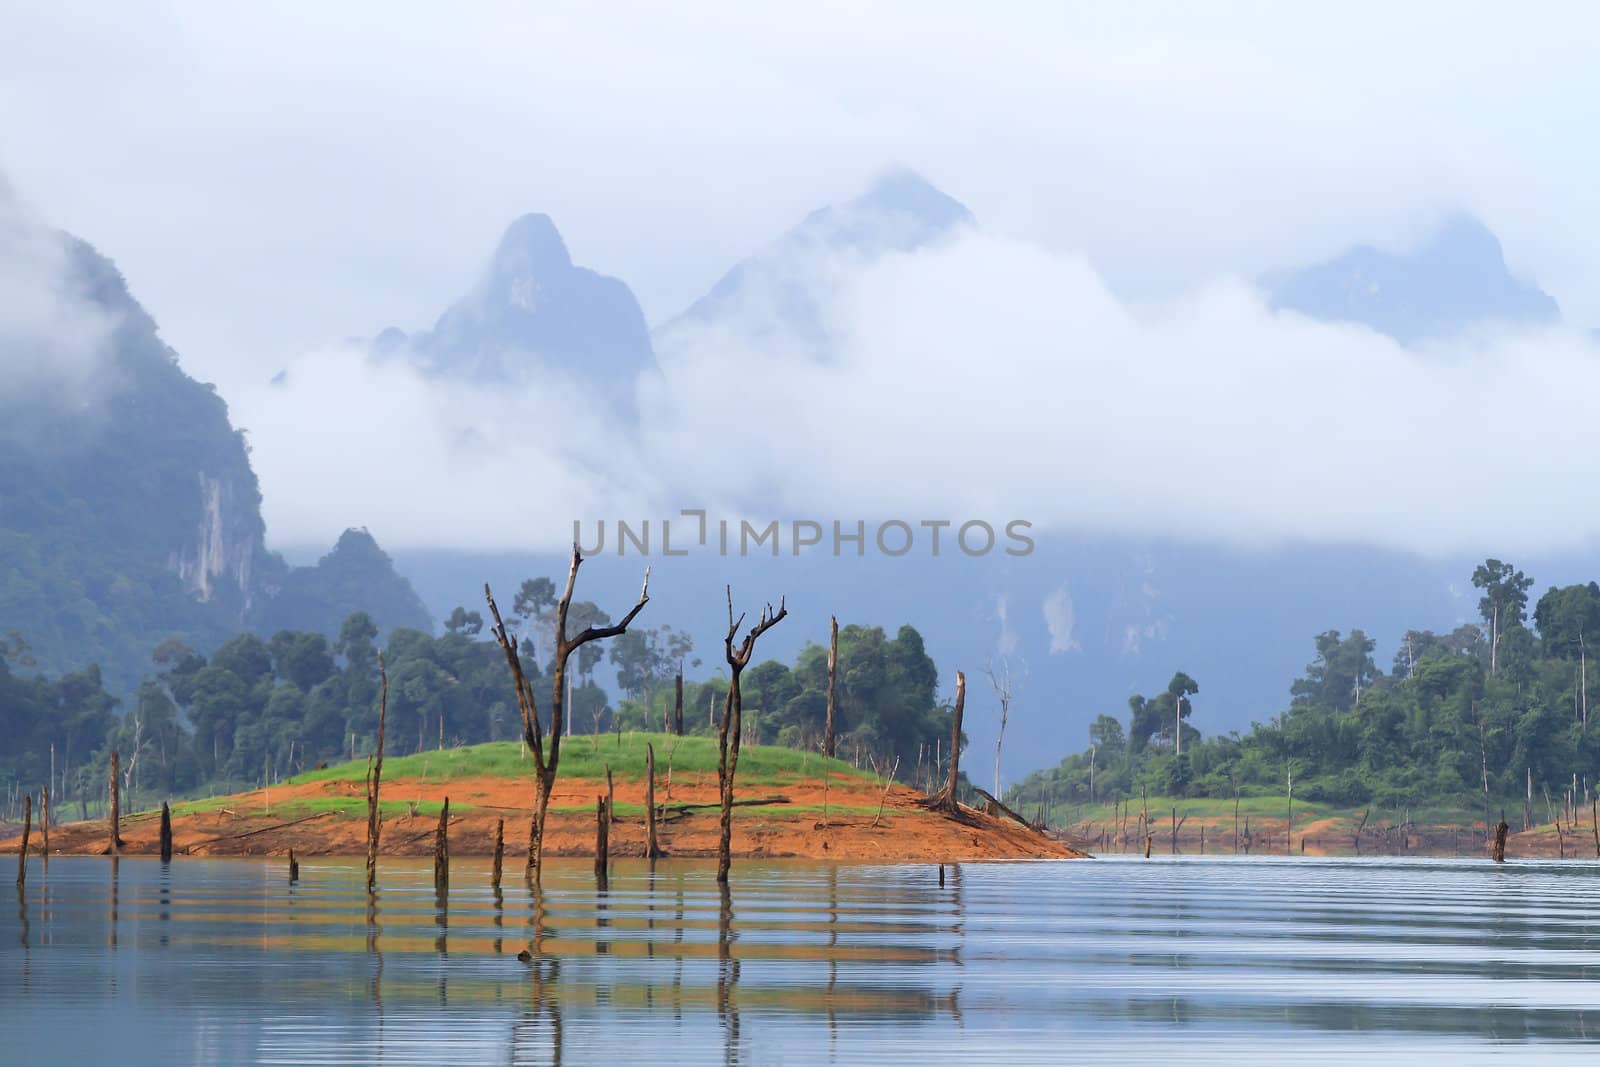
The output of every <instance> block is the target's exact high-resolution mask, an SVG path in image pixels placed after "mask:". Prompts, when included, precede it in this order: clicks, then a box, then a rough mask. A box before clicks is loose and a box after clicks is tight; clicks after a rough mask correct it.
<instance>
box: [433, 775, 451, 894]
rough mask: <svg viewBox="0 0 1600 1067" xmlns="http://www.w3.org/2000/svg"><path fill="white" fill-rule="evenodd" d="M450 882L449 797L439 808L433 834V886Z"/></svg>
mask: <svg viewBox="0 0 1600 1067" xmlns="http://www.w3.org/2000/svg"><path fill="white" fill-rule="evenodd" d="M449 884H450V798H449V797H445V798H444V804H443V805H441V806H440V808H439V829H438V830H437V831H435V832H434V835H433V888H434V889H436V890H439V889H444V888H445V887H446V886H448V885H449Z"/></svg>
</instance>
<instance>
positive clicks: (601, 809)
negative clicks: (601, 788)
mask: <svg viewBox="0 0 1600 1067" xmlns="http://www.w3.org/2000/svg"><path fill="white" fill-rule="evenodd" d="M610 808H611V805H609V804H607V803H606V798H605V797H595V798H594V876H595V878H596V879H597V880H598V881H599V883H600V888H601V889H604V888H605V887H606V868H607V867H608V866H609V865H610V860H611V811H610Z"/></svg>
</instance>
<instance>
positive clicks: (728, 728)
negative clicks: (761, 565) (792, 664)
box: [717, 586, 789, 885]
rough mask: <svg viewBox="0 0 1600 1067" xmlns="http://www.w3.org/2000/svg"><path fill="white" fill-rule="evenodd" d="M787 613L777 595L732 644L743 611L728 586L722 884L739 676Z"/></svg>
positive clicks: (739, 721)
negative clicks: (738, 610) (737, 612)
mask: <svg viewBox="0 0 1600 1067" xmlns="http://www.w3.org/2000/svg"><path fill="white" fill-rule="evenodd" d="M788 614H789V609H788V608H787V607H786V606H785V605H784V601H783V598H781V597H780V598H779V599H778V610H777V611H776V612H774V611H773V610H772V605H771V604H768V605H767V606H766V607H764V608H762V609H761V617H760V618H759V619H758V620H756V624H755V625H754V626H752V627H750V631H749V632H748V633H747V634H745V635H744V638H743V640H741V641H739V644H738V647H737V648H735V647H734V639H735V638H736V637H737V636H738V633H739V627H740V626H741V625H743V623H744V615H743V613H741V614H740V615H739V617H738V618H737V619H735V618H734V617H733V587H732V586H728V636H727V637H726V638H725V639H724V641H723V646H724V649H725V652H724V655H725V657H726V658H727V661H728V700H727V703H726V704H725V705H724V706H723V712H722V722H721V723H720V724H719V725H718V728H717V784H718V786H719V787H720V790H721V794H722V820H721V825H720V827H719V830H718V836H717V881H718V882H720V883H722V884H724V885H726V884H727V882H728V866H729V864H730V862H731V857H730V852H731V850H732V843H733V778H734V774H735V772H737V771H738V769H739V737H740V735H741V734H742V733H743V732H744V708H743V703H742V700H741V694H740V691H739V677H740V675H742V674H743V673H744V669H745V667H747V666H748V665H749V664H750V656H751V654H752V653H753V652H755V648H756V641H757V639H759V638H760V637H761V635H762V634H764V633H766V632H767V631H768V630H770V629H772V628H773V627H774V626H776V625H778V623H780V622H782V621H783V620H784V617H785V616H787V615H788Z"/></svg>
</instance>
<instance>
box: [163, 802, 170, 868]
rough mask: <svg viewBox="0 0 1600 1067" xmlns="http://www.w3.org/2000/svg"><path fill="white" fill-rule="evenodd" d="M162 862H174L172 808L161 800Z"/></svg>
mask: <svg viewBox="0 0 1600 1067" xmlns="http://www.w3.org/2000/svg"><path fill="white" fill-rule="evenodd" d="M161 862H162V863H171V862H172V808H171V806H170V805H168V804H167V802H166V801H165V800H163V801H162V802H161Z"/></svg>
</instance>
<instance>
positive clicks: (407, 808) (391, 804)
mask: <svg viewBox="0 0 1600 1067" xmlns="http://www.w3.org/2000/svg"><path fill="white" fill-rule="evenodd" d="M260 795H261V791H260V790H259V789H258V790H256V791H255V792H253V793H246V794H244V795H243V797H242V798H241V797H213V798H211V799H208V800H190V801H185V802H183V803H181V804H174V805H173V806H172V814H173V816H174V817H177V816H179V815H204V814H206V813H207V812H213V811H220V810H222V809H224V808H227V809H228V810H235V809H236V808H238V807H240V806H241V801H242V802H243V803H245V804H248V805H249V806H250V810H251V812H252V814H254V813H256V812H257V810H258V808H259V807H260V804H259V797H260ZM230 805H231V807H230ZM443 806H444V805H443V804H442V803H440V802H439V801H437V800H424V801H422V802H420V803H418V804H417V805H416V808H417V814H418V815H426V816H429V817H430V818H435V819H437V818H438V817H439V809H440V808H442V807H443ZM618 807H619V809H620V807H621V805H618ZM476 809H477V805H475V804H463V803H459V802H456V801H452V802H451V803H450V810H451V811H453V812H455V811H474V810H476ZM378 810H379V811H380V812H381V813H382V814H383V815H384V816H385V817H389V816H395V815H408V814H410V813H411V802H410V801H405V800H380V801H379V802H378ZM321 812H334V813H336V814H339V815H349V816H359V817H361V818H363V819H364V818H366V817H367V801H366V798H365V797H300V798H296V799H294V800H285V801H284V802H283V803H281V804H273V805H272V814H273V816H274V817H278V816H282V817H283V818H285V819H296V818H300V817H301V816H305V815H317V814H319V813H321Z"/></svg>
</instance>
